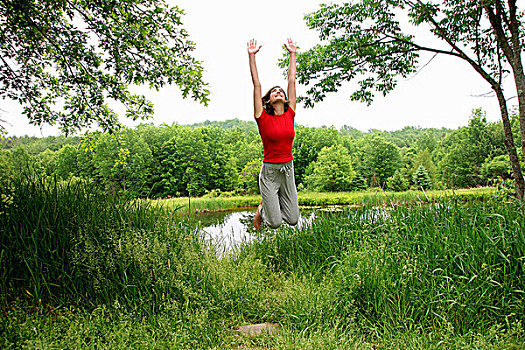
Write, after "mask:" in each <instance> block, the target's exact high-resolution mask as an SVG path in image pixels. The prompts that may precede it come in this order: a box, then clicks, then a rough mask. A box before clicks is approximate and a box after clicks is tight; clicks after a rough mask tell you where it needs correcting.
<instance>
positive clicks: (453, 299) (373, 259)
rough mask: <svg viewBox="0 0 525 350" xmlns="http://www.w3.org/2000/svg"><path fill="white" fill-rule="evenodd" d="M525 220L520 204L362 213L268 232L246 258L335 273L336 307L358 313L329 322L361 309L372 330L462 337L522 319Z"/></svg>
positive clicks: (291, 270)
mask: <svg viewBox="0 0 525 350" xmlns="http://www.w3.org/2000/svg"><path fill="white" fill-rule="evenodd" d="M524 217H525V208H524V206H523V205H520V204H517V203H510V204H499V205H496V204H483V203H471V204H468V205H464V204H459V203H458V202H457V201H455V200H450V201H439V202H436V203H432V204H428V205H412V206H398V207H395V208H394V209H391V208H387V209H377V208H373V207H362V208H358V209H354V210H350V209H347V210H345V211H344V212H343V213H322V214H320V216H319V217H318V218H317V220H316V221H315V222H314V223H313V224H312V225H311V226H309V227H305V228H303V229H301V230H294V229H290V228H288V229H283V230H280V231H276V232H275V233H274V234H268V235H264V236H262V237H261V238H260V239H259V240H257V241H255V242H253V243H252V244H251V245H246V246H244V247H243V250H242V251H241V253H240V254H241V256H242V255H243V254H254V255H255V256H257V257H258V258H259V259H261V260H262V261H264V262H266V263H267V264H269V266H272V267H273V269H274V271H277V272H285V273H288V274H292V275H293V274H297V273H300V274H302V275H312V276H314V278H316V279H318V280H319V279H326V276H327V275H328V276H331V277H330V279H329V282H327V283H328V284H329V285H330V286H331V287H329V288H327V289H330V288H333V289H335V292H333V293H334V294H335V295H337V297H336V298H335V299H333V300H332V301H331V304H332V305H334V306H335V305H340V306H341V305H347V306H348V305H353V306H354V307H355V309H353V308H350V311H345V308H344V307H342V308H336V309H334V310H335V311H334V312H335V315H332V316H334V317H336V316H337V317H343V318H344V317H345V315H344V313H345V312H346V313H347V316H348V317H354V316H355V315H353V314H352V312H356V315H357V316H356V319H358V320H360V323H361V324H362V325H363V326H364V327H365V328H367V329H370V328H376V327H379V328H383V327H384V328H385V329H398V328H400V329H405V330H414V329H426V330H431V329H436V327H437V328H440V327H441V328H446V327H452V329H454V330H455V331H456V332H458V333H459V334H464V333H466V332H468V331H471V330H478V331H483V330H484V329H487V328H488V327H490V326H493V325H495V324H503V325H508V324H509V323H512V322H524V321H525V302H524V300H525V238H524V237H525V221H524V220H523V218H524ZM315 276H317V277H315ZM325 282H326V281H325ZM352 310H353V311H352Z"/></svg>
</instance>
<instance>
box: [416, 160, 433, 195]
mask: <svg viewBox="0 0 525 350" xmlns="http://www.w3.org/2000/svg"><path fill="white" fill-rule="evenodd" d="M412 180H413V182H414V185H416V186H417V187H418V188H422V189H424V190H426V189H427V188H430V186H431V185H432V181H430V177H429V176H428V172H427V169H425V167H424V166H423V165H420V166H419V167H418V168H417V170H416V172H415V173H414V175H413V177H412Z"/></svg>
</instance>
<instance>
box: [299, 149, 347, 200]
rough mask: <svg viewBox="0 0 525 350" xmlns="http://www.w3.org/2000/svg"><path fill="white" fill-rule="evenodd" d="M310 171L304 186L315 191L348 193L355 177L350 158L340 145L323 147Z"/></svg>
mask: <svg viewBox="0 0 525 350" xmlns="http://www.w3.org/2000/svg"><path fill="white" fill-rule="evenodd" d="M310 169H311V170H310V171H309V173H310V174H308V175H307V176H306V179H305V182H306V186H307V187H308V188H310V189H313V190H317V191H332V192H333V191H348V190H350V187H351V184H352V180H353V179H354V176H355V171H354V169H353V168H352V158H351V157H350V154H349V153H348V150H347V149H346V148H345V147H343V146H341V145H335V146H332V147H324V148H323V149H322V150H321V152H319V156H318V158H317V161H315V162H313V163H312V164H311V165H310Z"/></svg>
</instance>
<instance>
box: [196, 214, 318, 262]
mask: <svg viewBox="0 0 525 350" xmlns="http://www.w3.org/2000/svg"><path fill="white" fill-rule="evenodd" d="M254 215H255V210H254V211H245V210H244V211H229V212H219V213H207V214H200V215H199V217H198V223H197V225H198V227H200V232H201V234H202V235H203V237H204V239H205V240H206V242H208V243H209V244H210V245H212V246H214V247H215V249H217V251H219V252H228V251H229V252H231V251H233V250H234V249H235V248H236V247H238V246H240V245H241V244H242V243H248V242H251V241H252V240H253V239H254V238H255V237H256V236H257V233H258V231H256V230H255V228H254V227H253V217H254ZM314 219H315V211H313V210H311V209H310V210H301V215H300V216H299V221H298V222H297V225H296V226H295V227H294V228H295V229H300V228H302V227H304V226H305V225H310V224H311V223H312V222H313V221H314ZM283 226H288V225H287V224H283ZM263 230H269V228H264V229H263Z"/></svg>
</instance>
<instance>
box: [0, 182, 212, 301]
mask: <svg viewBox="0 0 525 350" xmlns="http://www.w3.org/2000/svg"><path fill="white" fill-rule="evenodd" d="M12 191H13V192H12V201H11V202H10V203H4V202H2V204H1V205H2V208H1V210H0V212H1V214H0V228H1V235H0V257H1V267H0V273H1V276H2V277H3V278H2V281H1V282H0V301H1V303H2V304H3V305H4V306H5V305H7V304H8V303H9V302H10V301H13V300H17V299H29V300H30V301H31V303H33V304H52V305H60V304H62V303H67V304H68V303H74V304H80V305H97V304H100V303H103V304H108V305H111V304H112V303H120V304H125V305H128V306H130V307H138V308H144V307H145V308H147V307H151V308H158V307H159V306H160V305H163V304H170V303H175V304H181V305H182V304H184V303H188V302H189V301H190V300H198V299H199V298H200V296H199V295H198V293H195V292H194V291H193V288H197V287H198V284H199V283H201V282H200V281H202V278H201V276H200V272H199V269H198V266H199V265H200V264H199V262H200V261H201V260H202V254H201V252H202V249H201V243H200V239H199V238H198V236H197V235H196V234H195V233H194V232H192V231H191V230H189V229H188V228H187V227H185V226H184V224H183V223H181V222H174V221H173V220H169V219H168V218H167V216H166V214H165V213H164V211H162V210H160V209H156V208H152V207H150V206H148V205H145V204H143V203H137V202H130V201H127V200H124V199H121V198H118V197H114V196H107V195H106V194H105V193H102V192H99V191H97V190H96V189H94V188H92V187H90V186H89V185H87V184H85V183H82V182H77V183H70V184H69V185H65V186H60V185H58V184H57V183H54V182H46V181H42V180H40V179H36V178H25V179H20V178H17V179H14V180H13V183H12Z"/></svg>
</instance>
